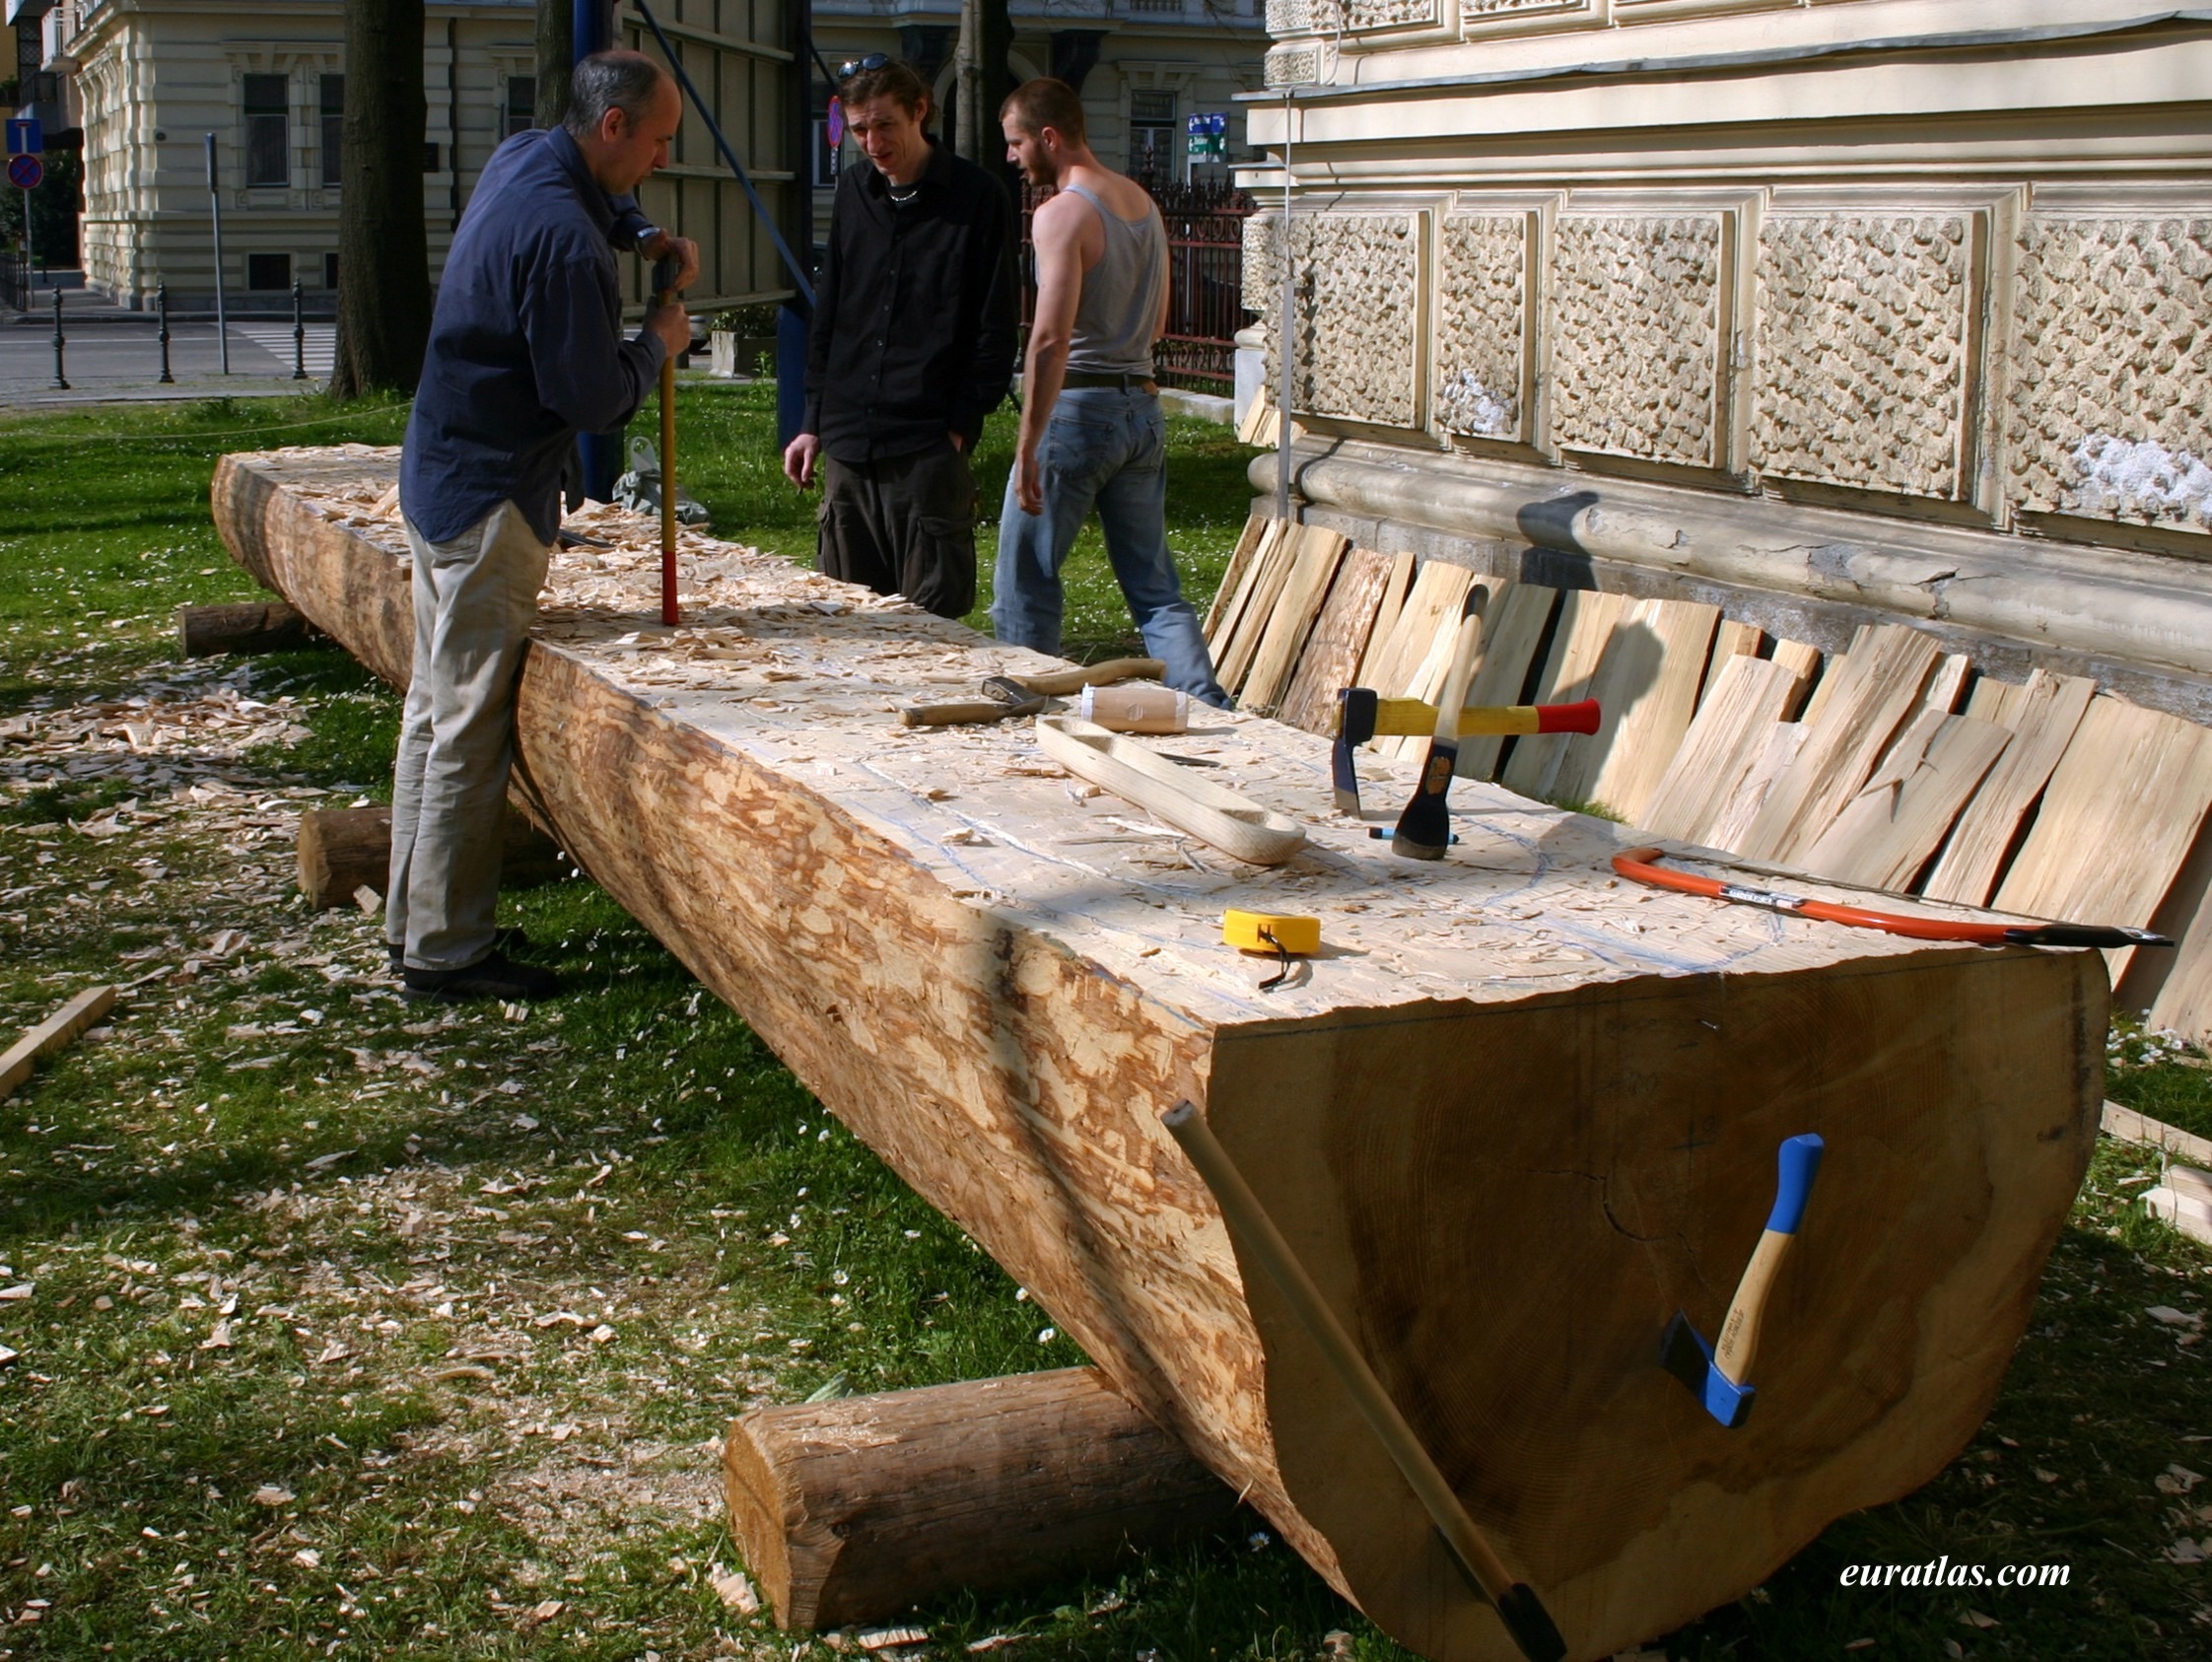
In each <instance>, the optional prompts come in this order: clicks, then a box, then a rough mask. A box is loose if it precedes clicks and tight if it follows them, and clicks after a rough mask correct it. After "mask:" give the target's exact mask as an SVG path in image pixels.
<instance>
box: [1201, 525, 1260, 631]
mask: <svg viewBox="0 0 2212 1662" xmlns="http://www.w3.org/2000/svg"><path fill="white" fill-rule="evenodd" d="M1274 526H1275V521H1274V520H1273V519H1269V518H1268V517H1267V516H1266V515H1264V514H1254V515H1250V516H1248V517H1247V518H1246V519H1245V521H1244V530H1243V531H1242V533H1240V534H1239V535H1238V537H1237V539H1236V547H1235V548H1233V549H1232V550H1230V552H1229V563H1228V565H1227V566H1226V567H1225V568H1224V569H1223V571H1222V573H1221V581H1220V583H1219V585H1218V586H1216V587H1215V589H1214V590H1213V602H1212V604H1210V606H1208V607H1207V608H1206V639H1207V643H1208V644H1209V645H1211V644H1212V643H1213V642H1215V641H1217V640H1219V639H1220V635H1219V633H1218V631H1219V629H1220V625H1221V614H1222V612H1224V611H1226V610H1227V609H1228V607H1229V602H1230V600H1231V598H1232V597H1233V596H1234V595H1235V593H1236V591H1237V589H1238V588H1239V587H1240V586H1241V585H1242V584H1243V582H1244V574H1245V573H1246V572H1247V571H1249V570H1251V568H1252V558H1253V556H1254V555H1255V554H1257V553H1258V552H1259V551H1260V544H1261V543H1262V542H1263V541H1265V540H1266V538H1267V534H1268V532H1269V531H1270V530H1272V529H1273V528H1274Z"/></svg>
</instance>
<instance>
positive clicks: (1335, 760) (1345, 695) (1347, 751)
mask: <svg viewBox="0 0 2212 1662" xmlns="http://www.w3.org/2000/svg"><path fill="white" fill-rule="evenodd" d="M1381 703H1382V700H1381V698H1380V697H1379V696H1378V695H1377V694H1376V692H1375V690H1374V688H1372V687H1344V688H1341V689H1339V691H1338V693H1337V745H1336V748H1335V749H1334V750H1333V751H1331V752H1330V756H1329V783H1330V785H1331V786H1332V788H1333V789H1334V791H1335V793H1336V797H1337V811H1338V812H1339V813H1348V814H1351V815H1352V816H1354V817H1357V815H1358V813H1359V769H1358V767H1357V765H1356V764H1355V762H1354V761H1353V758H1352V752H1353V751H1354V750H1356V749H1357V748H1358V747H1359V746H1360V745H1362V744H1364V743H1366V742H1367V740H1369V739H1370V738H1373V737H1374V736H1375V712H1376V710H1377V709H1378V708H1380V706H1381Z"/></svg>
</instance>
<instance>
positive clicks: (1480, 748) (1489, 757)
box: [1452, 583, 1559, 779]
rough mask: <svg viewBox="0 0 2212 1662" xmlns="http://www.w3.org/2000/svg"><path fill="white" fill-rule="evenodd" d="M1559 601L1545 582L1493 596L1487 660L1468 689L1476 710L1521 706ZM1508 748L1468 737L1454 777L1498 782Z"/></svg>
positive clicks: (1486, 624) (1495, 739) (1491, 739)
mask: <svg viewBox="0 0 2212 1662" xmlns="http://www.w3.org/2000/svg"><path fill="white" fill-rule="evenodd" d="M1558 599H1559V591H1558V590H1557V589H1552V588H1548V587H1546V586H1545V585H1544V584H1541V583H1515V584H1509V585H1507V587H1506V589H1505V593H1504V594H1503V596H1502V597H1501V596H1498V595H1494V594H1493V595H1492V596H1491V597H1490V609H1489V611H1488V613H1487V615H1486V616H1485V617H1484V619H1483V656H1482V658H1481V659H1480V660H1479V661H1478V662H1477V663H1476V665H1475V679H1474V682H1473V683H1472V684H1471V685H1470V686H1469V687H1468V689H1467V702H1468V704H1469V705H1470V706H1471V707H1472V708H1475V709H1486V708H1487V707H1489V706H1491V705H1498V704H1519V703H1521V702H1522V694H1523V692H1524V691H1525V690H1526V689H1527V687H1528V684H1529V670H1530V668H1531V667H1532V666H1533V665H1534V664H1535V662H1536V649H1537V648H1538V647H1540V646H1542V645H1543V644H1544V630H1545V626H1546V625H1547V624H1549V623H1550V622H1551V621H1552V609H1553V607H1554V606H1555V605H1557V604H1558ZM1504 748H1505V740H1504V739H1503V738H1501V737H1499V736H1498V735H1496V734H1494V733H1488V734H1480V735H1477V736H1474V737H1469V738H1463V739H1461V740H1460V741H1459V759H1458V761H1457V762H1456V763H1455V764H1454V765H1453V768H1452V772H1453V773H1454V774H1455V775H1457V776H1458V777H1459V778H1461V779H1494V778H1495V777H1496V776H1497V763H1498V757H1499V756H1500V755H1501V754H1502V753H1503V751H1504Z"/></svg>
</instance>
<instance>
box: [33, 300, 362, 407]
mask: <svg viewBox="0 0 2212 1662" xmlns="http://www.w3.org/2000/svg"><path fill="white" fill-rule="evenodd" d="M307 330H308V333H307V353H306V360H307V371H308V379H307V380H305V381H295V380H294V379H293V375H292V372H293V357H292V325H291V323H290V322H289V321H285V322H282V323H279V322H277V321H275V320H274V319H268V320H263V319H255V320H253V321H250V322H233V323H232V324H231V325H230V328H229V330H228V333H229V337H230V347H231V371H230V374H229V375H224V374H223V373H222V364H221V353H220V350H219V347H220V343H219V340H218V337H217V334H216V329H215V325H214V324H213V323H212V322H206V323H197V322H195V323H179V322H177V321H175V320H174V319H172V321H171V323H170V352H169V356H170V372H171V374H172V375H173V376H174V377H175V382H174V384H173V385H164V384H163V383H162V381H161V370H162V348H161V342H160V340H159V338H158V325H157V324H156V323H155V322H154V321H153V320H152V319H150V318H148V319H144V320H142V321H139V322H137V323H126V322H112V321H110V322H103V323H100V324H96V325H93V326H90V327H87V328H85V329H84V330H83V331H82V332H77V331H76V330H75V328H74V325H73V323H72V320H71V318H70V316H69V306H68V299H67V298H66V297H65V298H64V300H63V305H62V339H63V345H62V374H63V377H64V379H66V380H67V381H68V382H69V385H68V387H67V388H66V389H65V388H62V387H57V386H55V385H54V384H53V381H54V348H53V330H52V327H51V325H50V323H49V324H48V326H47V327H45V328H43V329H39V328H35V327H32V326H29V325H18V326H15V327H5V326H0V404H6V405H9V406H12V407H17V408H25V407H32V406H38V405H49V404H94V403H107V402H111V401H113V400H115V399H156V400H159V399H171V398H216V397H224V396H230V397H282V396H287V395H290V394H293V393H300V392H310V391H319V390H320V389H321V387H322V384H323V382H324V381H326V380H328V378H329V375H330V362H331V358H332V355H333V353H334V351H335V348H336V337H337V325H335V324H333V323H310V324H308V326H307Z"/></svg>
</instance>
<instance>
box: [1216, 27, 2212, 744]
mask: <svg viewBox="0 0 2212 1662" xmlns="http://www.w3.org/2000/svg"><path fill="white" fill-rule="evenodd" d="M1269 27H1270V29H1271V31H1272V32H1273V34H1274V35H1275V36H1276V41H1277V43H1276V44H1275V45H1274V47H1273V48H1272V49H1271V51H1270V53H1269V57H1268V78H1269V82H1270V86H1271V89H1272V91H1271V92H1270V93H1267V94H1263V95H1258V96H1256V97H1255V98H1254V99H1253V100H1252V101H1250V103H1249V104H1248V120H1249V123H1250V131H1251V134H1252V138H1253V141H1254V142H1255V143H1256V144H1260V145H1264V146H1266V147H1267V148H1268V149H1269V150H1270V151H1271V152H1272V153H1273V154H1274V156H1275V157H1276V158H1277V159H1278V160H1279V158H1280V156H1281V153H1282V150H1283V147H1284V142H1285V139H1286V138H1287V140H1288V145H1289V151H1290V162H1291V167H1292V173H1293V193H1294V205H1293V225H1294V228H1295V229H1294V235H1293V245H1294V249H1295V251H1296V255H1297V272H1296V277H1297V281H1296V284H1295V293H1296V296H1297V299H1296V308H1295V320H1294V323H1293V350H1294V356H1293V365H1292V369H1293V387H1294V398H1293V402H1294V405H1295V406H1296V408H1297V413H1298V415H1299V418H1300V421H1301V423H1302V424H1303V425H1304V426H1305V427H1306V429H1307V437H1306V438H1305V439H1304V440H1303V441H1302V442H1301V448H1300V451H1299V462H1300V474H1299V479H1300V490H1301V494H1302V496H1303V498H1304V500H1305V503H1306V505H1307V506H1306V512H1307V513H1308V514H1309V516H1311V517H1315V518H1320V519H1335V520H1337V521H1340V522H1341V523H1342V524H1343V525H1344V527H1345V528H1347V529H1351V530H1355V531H1356V532H1357V533H1358V534H1359V535H1360V536H1361V537H1362V539H1363V540H1366V541H1368V542H1370V543H1373V544H1374V545H1377V546H1420V547H1424V548H1428V549H1431V550H1446V549H1451V550H1456V552H1455V553H1454V557H1458V558H1464V559H1466V560H1468V561H1469V562H1471V563H1475V564H1477V565H1481V566H1484V567H1486V569H1499V568H1501V567H1502V566H1504V565H1506V564H1509V563H1511V562H1514V561H1517V560H1526V559H1529V558H1532V557H1533V558H1538V559H1544V560H1549V561H1550V562H1551V566H1550V568H1548V569H1552V570H1553V571H1554V572H1555V574H1556V572H1557V570H1558V569H1559V565H1560V562H1561V561H1566V562H1570V563H1572V562H1580V563H1581V566H1582V568H1583V569H1584V570H1585V572H1586V573H1587V574H1588V576H1589V580H1590V581H1596V582H1598V583H1599V584H1600V586H1602V587H1620V588H1624V589H1631V590H1636V591H1644V592H1666V593H1678V594H1679V593H1689V592H1702V593H1703V594H1704V595H1705V597H1708V598H1713V597H1719V598H1728V597H1730V596H1731V595H1734V596H1736V597H1737V598H1739V599H1741V600H1742V601H1743V602H1744V604H1743V605H1732V607H1731V610H1732V611H1733V612H1740V611H1741V610H1743V609H1745V607H1746V606H1748V607H1749V609H1750V610H1751V611H1752V612H1754V613H1755V614H1757V613H1761V612H1762V611H1763V613H1764V614H1766V615H1771V616H1773V617H1774V618H1775V619H1776V621H1777V622H1778V623H1779V624H1782V625H1784V626H1786V627H1788V628H1789V629H1790V630H1791V631H1792V632H1793V633H1795V634H1797V635H1799V636H1800V637H1802V638H1812V639H1816V640H1819V641H1820V642H1821V643H1822V644H1824V645H1831V646H1835V645H1841V644H1843V642H1844V641H1846V640H1847V639H1848V635H1849V632H1850V628H1851V626H1852V625H1853V624H1854V623H1855V622H1859V621H1867V620H1868V619H1870V618H1872V617H1875V616H1877V615H1884V614H1887V615H1890V616H1891V617H1893V619H1894V615H1895V614H1897V613H1900V612H1901V613H1906V614H1909V615H1911V616H1914V617H1916V618H1920V619H1924V620H1927V621H1929V622H1932V623H1934V624H1937V625H1939V626H1944V627H1948V628H1950V629H1952V630H1954V631H1955V632H1956V633H1957V634H1958V635H1959V638H1960V640H1961V643H1962V645H1964V646H1969V647H1971V648H1972V649H1973V650H1975V651H1976V653H1977V656H1979V657H1981V658H1984V660H1986V661H1994V662H1998V663H2009V664H2012V665H2015V666H2017V664H2018V663H2019V662H2021V661H2024V660H2030V659H2032V660H2034V661H2051V662H2053V663H2054V664H2055V663H2058V662H2060V661H2064V662H2066V663H2068V664H2069V665H2070V666H2072V667H2074V668H2076V669H2080V668H2084V667H2086V668H2089V669H2091V670H2092V671H2093V672H2096V673H2098V674H2099V675H2100V677H2101V678H2102V679H2103V680H2104V681H2105V682H2106V683H2107V684H2108V685H2117V686H2123V687H2124V688H2125V689H2126V690H2127V691H2128V692H2129V694H2130V696H2134V697H2138V698H2141V699H2143V700H2145V701H2146V702H2154V703H2157V704H2160V705H2162V706H2165V707H2168V708H2172V709H2176V710H2178V711H2183V712H2185V713H2188V714H2191V715H2193V716H2194V717H2195V718H2196V719H2197V720H2200V721H2202V720H2206V719H2212V680H2208V679H2207V677H2212V566H2208V565H2206V564H2205V563H2204V562H2205V561H2207V560H2208V559H2212V375H2208V372H2212V17H2208V15H2207V14H2206V13H2204V12H2201V11H2188V12H2182V11H2173V10H2165V11H2161V10H2158V9H2155V8H2151V7H2147V6H2144V5H2143V4H2141V3H2140V0H2003V3H1999V0H1271V6H1270V10H1269ZM1246 179H1247V182H1249V183H1251V184H1252V185H1254V186H1255V187H1256V188H1257V189H1258V192H1259V194H1260V198H1261V201H1262V203H1263V206H1264V207H1266V208H1267V209H1268V210H1270V211H1268V212H1267V213H1265V214H1264V215H1263V217H1262V218H1261V219H1260V220H1258V221H1256V222H1255V223H1254V225H1253V227H1252V229H1251V233H1250V235H1249V237H1248V240H1247V261H1246V277H1247V284H1246V304H1247V305H1248V306H1249V307H1251V308H1252V309H1253V310H1254V311H1256V312H1259V313H1260V314H1261V316H1262V317H1263V318H1264V319H1266V323H1265V325H1264V327H1263V328H1262V330H1260V331H1258V333H1257V335H1256V336H1248V337H1247V338H1248V339H1257V340H1259V342H1260V346H1259V350H1262V351H1264V352H1265V353H1266V354H1267V357H1268V363H1269V366H1270V368H1269V378H1270V379H1269V381H1268V384H1269V386H1270V387H1271V388H1273V387H1274V386H1275V385H1277V384H1278V381H1277V380H1276V375H1275V370H1274V363H1275V359H1274V351H1275V343H1274V336H1275V328H1276V322H1275V320H1276V318H1277V317H1278V316H1279V312H1280V264H1279V249H1280V245H1281V237H1280V229H1279V203H1280V200H1281V196H1280V190H1281V184H1282V174H1281V172H1280V170H1279V168H1275V167H1271V168H1268V169H1264V170H1262V169H1254V170H1250V171H1249V172H1248V173H1247V174H1246ZM1273 466H1274V463H1273V460H1272V458H1268V459H1264V460H1263V461H1262V462H1261V463H1258V464H1256V465H1255V468H1254V479H1255V483H1256V484H1259V483H1260V482H1261V481H1262V479H1263V476H1264V477H1265V481H1266V484H1267V487H1268V488H1270V489H1272V488H1273V484H1274V473H1273Z"/></svg>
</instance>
